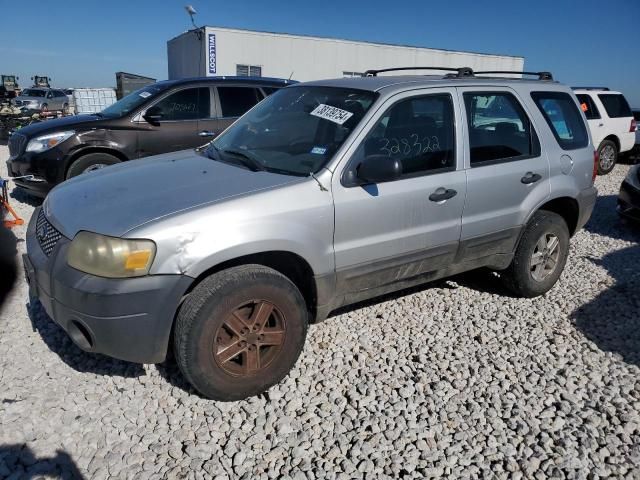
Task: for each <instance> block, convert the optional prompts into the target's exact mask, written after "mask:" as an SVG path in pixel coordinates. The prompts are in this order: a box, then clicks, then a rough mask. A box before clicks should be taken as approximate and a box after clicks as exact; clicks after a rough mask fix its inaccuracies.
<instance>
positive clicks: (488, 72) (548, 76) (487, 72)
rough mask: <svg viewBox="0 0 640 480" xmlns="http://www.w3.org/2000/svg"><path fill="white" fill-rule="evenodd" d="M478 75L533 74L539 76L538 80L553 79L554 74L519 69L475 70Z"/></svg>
mask: <svg viewBox="0 0 640 480" xmlns="http://www.w3.org/2000/svg"><path fill="white" fill-rule="evenodd" d="M474 73H475V74H477V75H504V74H514V75H532V76H534V77H538V80H553V75H552V74H551V72H522V71H519V70H485V71H481V72H474Z"/></svg>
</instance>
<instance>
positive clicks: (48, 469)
mask: <svg viewBox="0 0 640 480" xmlns="http://www.w3.org/2000/svg"><path fill="white" fill-rule="evenodd" d="M9 477H10V478H20V479H21V480H22V479H36V478H42V477H47V478H50V477H53V478H62V479H69V480H70V479H74V480H76V479H83V478H84V477H83V476H82V474H81V473H80V470H78V467H77V466H76V464H75V462H74V461H73V459H72V458H71V456H70V455H69V454H68V453H67V452H65V451H62V450H58V451H57V452H56V455H55V457H50V458H36V457H35V455H34V454H33V451H31V449H30V448H29V447H28V446H26V445H24V444H22V445H19V444H16V445H0V478H9Z"/></svg>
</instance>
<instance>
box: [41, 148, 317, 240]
mask: <svg viewBox="0 0 640 480" xmlns="http://www.w3.org/2000/svg"><path fill="white" fill-rule="evenodd" d="M304 180H305V178H302V177H293V176H289V175H280V174H275V173H269V172H252V171H250V170H245V169H244V168H241V167H237V166H234V165H228V164H225V163H221V162H218V161H215V160H211V159H209V158H207V157H206V156H203V155H200V154H199V153H197V152H195V151H194V150H183V151H181V152H173V153H167V154H164V155H158V156H156V157H149V158H148V159H145V160H133V161H130V162H126V163H122V164H119V165H115V166H111V167H108V168H106V169H104V170H99V171H96V172H92V173H87V174H84V175H80V176H78V177H75V178H73V179H71V180H68V181H66V182H64V183H62V184H60V185H59V186H57V187H56V188H54V189H53V190H52V191H51V192H50V193H49V195H48V196H47V198H46V200H45V202H44V204H43V209H44V211H45V214H46V215H47V217H48V218H49V220H50V221H51V223H52V224H53V225H54V226H55V227H56V228H57V229H58V230H60V232H61V233H62V234H63V235H64V236H65V237H67V238H73V237H74V236H75V235H76V233H78V232H79V231H81V230H88V231H91V232H96V233H101V234H104V235H110V236H114V237H120V236H122V235H124V234H125V233H127V232H128V231H129V230H131V229H133V228H135V227H138V226H140V225H142V224H144V223H148V222H150V221H153V220H155V219H158V218H161V217H165V216H167V215H171V214H174V213H176V212H180V211H183V210H187V209H192V208H195V207H198V206H202V205H205V204H210V203H213V202H218V201H221V200H224V199H228V198H231V197H234V196H238V195H244V194H248V193H251V192H256V191H259V190H264V189H268V188H273V187H277V186H281V185H285V184H288V183H293V182H299V181H304Z"/></svg>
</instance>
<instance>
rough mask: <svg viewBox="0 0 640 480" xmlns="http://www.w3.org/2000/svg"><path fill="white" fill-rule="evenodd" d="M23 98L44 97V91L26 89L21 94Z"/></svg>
mask: <svg viewBox="0 0 640 480" xmlns="http://www.w3.org/2000/svg"><path fill="white" fill-rule="evenodd" d="M20 96H21V97H44V96H45V91H44V90H36V89H35V88H25V89H24V90H23V91H22V93H21V94H20Z"/></svg>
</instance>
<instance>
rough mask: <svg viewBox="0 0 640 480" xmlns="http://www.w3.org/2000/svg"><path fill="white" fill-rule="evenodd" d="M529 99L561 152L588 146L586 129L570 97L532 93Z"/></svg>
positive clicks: (557, 94)
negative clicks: (551, 133) (542, 118)
mask: <svg viewBox="0 0 640 480" xmlns="http://www.w3.org/2000/svg"><path fill="white" fill-rule="evenodd" d="M531 97H532V98H533V100H534V102H535V103H536V105H537V106H538V108H539V109H540V112H541V113H542V116H543V117H544V119H545V120H546V121H547V124H548V125H549V127H550V128H551V131H552V132H553V135H554V137H556V140H557V141H558V144H559V145H560V147H561V148H562V149H563V150H576V149H578V148H584V147H586V146H587V145H588V144H589V135H588V134H587V127H586V126H585V124H584V120H583V119H582V118H583V117H582V115H580V112H579V111H578V107H577V106H576V104H575V101H574V100H573V98H572V97H571V95H569V94H568V93H564V92H532V93H531Z"/></svg>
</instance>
